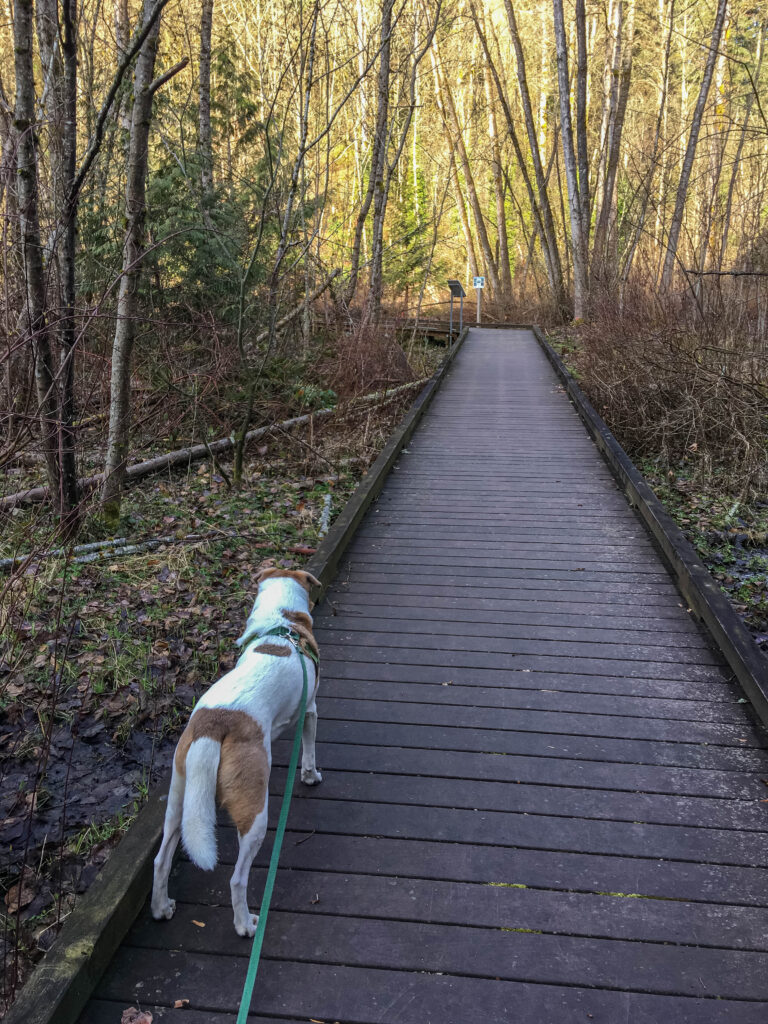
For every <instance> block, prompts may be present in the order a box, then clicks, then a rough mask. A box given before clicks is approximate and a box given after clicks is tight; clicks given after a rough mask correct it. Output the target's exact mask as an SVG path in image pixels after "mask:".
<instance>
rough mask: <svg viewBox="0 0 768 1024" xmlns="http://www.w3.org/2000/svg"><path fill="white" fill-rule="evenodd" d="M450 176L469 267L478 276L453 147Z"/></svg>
mask: <svg viewBox="0 0 768 1024" xmlns="http://www.w3.org/2000/svg"><path fill="white" fill-rule="evenodd" d="M447 132H448V128H447V126H446V135H447ZM450 176H451V184H452V186H453V194H454V196H455V198H456V209H457V210H458V211H459V220H460V221H461V230H462V232H463V234H464V244H465V246H466V250H467V262H468V263H469V269H470V271H471V273H472V276H473V277H477V275H478V274H479V273H480V269H479V265H478V262H477V254H476V252H475V241H474V239H473V238H472V229H471V227H470V224H469V218H468V217H467V207H466V205H465V203H464V194H463V193H462V191H461V182H460V181H459V172H458V169H457V167H456V155H455V153H454V150H453V149H452V150H451V165H450Z"/></svg>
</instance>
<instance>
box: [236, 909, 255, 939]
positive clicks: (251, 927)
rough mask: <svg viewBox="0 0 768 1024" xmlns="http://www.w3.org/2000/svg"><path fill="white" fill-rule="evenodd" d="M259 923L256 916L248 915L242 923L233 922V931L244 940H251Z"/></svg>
mask: <svg viewBox="0 0 768 1024" xmlns="http://www.w3.org/2000/svg"><path fill="white" fill-rule="evenodd" d="M258 923H259V915H258V914H249V915H248V917H246V918H245V920H244V921H237V920H236V921H235V931H236V932H237V934H238V935H241V936H242V937H243V938H244V939H252V938H253V936H254V935H255V934H256V925H257V924H258Z"/></svg>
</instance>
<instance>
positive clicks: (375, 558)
mask: <svg viewBox="0 0 768 1024" xmlns="http://www.w3.org/2000/svg"><path fill="white" fill-rule="evenodd" d="M317 612H318V614H317V617H316V625H317V627H318V631H317V632H318V638H319V641H320V645H321V700H320V701H319V702H318V704H319V712H320V723H319V727H318V764H319V766H320V768H321V769H322V771H323V773H324V778H325V781H324V783H323V785H322V786H321V787H319V788H318V789H317V790H306V789H304V788H303V787H301V786H300V785H299V786H298V790H299V792H298V793H297V795H296V799H295V800H294V803H293V806H292V809H291V817H290V821H289V832H288V834H287V836H286V842H285V847H284V853H283V859H282V867H281V871H280V873H279V875H278V883H277V887H276V891H275V898H274V903H273V909H272V913H271V915H270V923H269V927H268V929H267V937H266V942H265V950H264V958H263V960H262V964H261V967H260V973H259V980H258V982H257V986H256V994H255V999H254V1004H253V1009H254V1015H253V1017H252V1018H251V1019H252V1021H254V1022H257V1024H261V1022H266V1021H276V1020H280V1021H283V1022H288V1024H297V1022H300V1021H301V1022H306V1021H308V1020H315V1021H323V1022H328V1024H332V1022H340V1024H385V1022H386V1024H494V1022H503V1021H515V1022H518V1024H528V1022H530V1024H571V1022H582V1021H583V1022H585V1024H587V1022H594V1024H714V1022H718V1024H720V1022H728V1024H765V1022H766V1021H768V956H767V955H766V950H768V887H767V886H766V881H767V880H768V871H766V866H768V836H767V835H766V832H768V803H766V802H765V801H766V800H767V799H768V786H767V782H768V757H767V756H766V754H765V752H764V751H763V750H762V749H761V744H762V738H761V734H760V733H759V731H758V730H757V729H756V727H755V726H753V724H751V719H750V717H749V713H748V710H747V709H746V708H745V707H744V705H743V703H740V700H739V698H740V697H741V694H740V692H739V691H738V690H737V689H736V688H735V687H734V685H733V684H731V682H729V675H728V672H727V670H726V669H725V668H724V667H723V662H722V659H721V658H720V657H719V655H718V654H717V653H716V652H714V651H713V649H712V647H711V645H710V644H709V642H708V640H707V638H706V637H704V636H703V635H702V634H701V632H700V631H699V630H698V628H697V627H696V625H695V624H694V623H693V622H692V621H691V618H690V616H689V615H688V613H687V612H686V609H685V607H684V605H683V603H682V601H681V599H680V597H679V596H678V593H677V591H676V590H675V587H674V586H673V584H672V582H671V579H670V577H669V576H668V574H667V572H666V570H665V568H664V566H663V564H662V563H661V562H660V560H659V558H658V556H657V555H656V553H655V551H654V548H653V546H652V545H651V543H650V541H649V540H648V538H647V536H646V534H645V532H644V530H643V528H642V526H641V525H640V523H639V522H638V520H637V519H636V517H635V515H634V513H633V512H632V511H631V510H630V509H629V507H628V505H627V502H626V500H625V498H624V497H623V495H622V494H621V493H620V492H619V490H618V489H617V487H616V485H615V484H614V482H613V479H612V477H611V475H610V473H609V471H608V469H607V468H606V466H605V465H604V463H603V462H602V460H601V458H600V457H599V455H598V454H597V451H596V449H595V448H594V446H593V444H592V442H591V441H590V440H589V438H588V437H587V434H586V432H585V430H584V428H583V426H582V425H581V422H580V421H579V419H578V417H577V415H576V413H575V412H574V411H573V409H572V407H571V406H570V404H569V402H568V401H567V399H566V398H565V395H564V393H563V391H562V389H561V387H560V386H559V385H558V384H557V383H556V382H555V379H554V376H553V373H552V371H551V370H550V367H549V364H548V363H547V361H546V359H545V357H544V355H543V354H542V352H541V351H540V349H539V348H538V346H537V345H536V343H535V340H534V338H533V336H532V334H531V333H530V332H528V331H523V330H514V331H513V330H507V331H491V330H486V331H483V330H473V331H472V332H471V334H470V337H469V339H468V341H467V343H466V344H465V346H464V348H463V350H462V351H461V352H460V353H459V356H458V358H457V360H456V363H455V366H454V367H453V369H452V371H451V373H450V375H449V377H448V380H447V381H446V383H445V384H444V386H443V388H442V389H441V391H440V393H439V394H438V395H437V397H436V399H435V402H434V405H433V406H432V408H431V409H430V411H429V413H428V414H427V417H426V419H425V421H424V423H423V424H422V426H421V427H420V429H419V430H418V431H417V433H416V435H415V438H414V440H413V442H412V444H411V447H410V450H409V451H408V452H407V453H405V454H403V456H402V457H401V459H400V461H399V464H398V468H397V469H396V470H395V471H394V472H393V473H392V475H391V477H390V479H389V481H388V482H387V484H386V487H385V490H384V492H383V494H382V496H381V498H380V499H379V501H378V503H377V504H376V505H375V506H374V508H373V509H372V510H371V512H370V513H369V514H368V516H367V518H366V520H365V522H364V524H363V526H362V528H361V530H360V532H359V534H358V536H357V538H356V540H355V542H354V544H353V547H352V548H351V551H350V554H349V557H348V558H347V559H346V560H345V564H344V566H343V567H342V570H341V572H340V575H339V577H338V580H337V582H336V584H335V585H334V586H333V587H332V588H331V590H330V592H329V594H328V597H327V599H326V600H325V601H324V602H323V603H322V605H321V606H320V607H319V608H318V609H317ZM287 758H288V743H287V742H283V743H281V744H280V745H279V747H278V750H277V763H278V764H282V765H285V764H286V763H287ZM284 778H285V773H284V769H282V770H280V769H278V770H277V771H276V772H275V776H274V787H273V791H274V792H275V793H276V794H279V793H281V792H282V788H283V783H284ZM277 808H278V801H277V800H274V799H273V801H272V809H273V811H275V812H276V811H277ZM265 845H266V847H267V848H266V849H265V850H263V851H262V855H261V857H260V859H259V862H258V864H260V865H261V868H258V867H257V868H254V871H253V872H252V878H251V889H252V892H253V896H252V906H253V907H254V908H257V907H258V903H259V900H260V894H261V889H262V886H263V882H264V870H263V868H264V865H265V864H266V862H267V859H268V853H269V849H268V847H269V845H270V844H269V841H268V842H267V844H265ZM222 846H223V848H224V860H225V861H226V862H227V863H225V864H224V866H220V867H219V868H218V869H217V870H216V871H215V872H214V873H213V874H212V875H211V874H203V873H201V872H199V871H197V870H196V869H192V868H191V867H190V865H189V864H188V863H186V862H184V861H181V862H180V863H179V864H178V865H177V867H176V869H175V873H174V875H173V876H172V881H171V894H172V895H174V896H176V898H177V899H178V901H179V905H178V910H177V913H176V917H175V918H174V920H173V921H172V922H170V923H163V924H157V923H155V922H153V921H152V920H151V919H150V918H149V916H148V913H147V911H146V909H145V910H144V911H143V912H142V915H141V916H140V918H139V920H138V922H137V924H136V926H135V927H134V929H133V931H132V932H131V933H130V935H129V937H128V938H127V940H126V942H125V944H124V946H123V947H122V949H121V951H120V953H119V954H118V956H117V958H116V960H115V962H114V963H113V965H112V967H111V968H110V970H109V971H108V973H107V975H106V976H105V978H104V980H103V982H102V983H101V986H100V988H99V989H98V991H97V994H96V997H95V998H94V1000H93V1001H92V1002H91V1004H90V1006H89V1007H88V1009H87V1010H86V1012H85V1013H84V1015H83V1017H82V1022H83V1024H107V1022H109V1024H112V1022H118V1021H119V1020H120V1013H121V1010H122V1009H123V1008H125V1007H127V1006H130V1005H134V1006H137V1005H141V1006H142V1007H144V1008H147V1009H151V1010H152V1012H153V1014H154V1016H155V1021H158V1020H164V1019H166V1018H172V1019H173V1020H179V1021H183V1022H186V1024H203V1022H205V1024H223V1022H224V1021H232V1020H234V1013H235V1011H236V1007H237V1003H238V1000H239V996H240V992H241V987H242V982H243V978H244V975H245V966H246V958H247V956H248V953H249V949H250V943H249V942H247V941H245V940H243V939H238V938H237V936H236V935H235V933H234V930H233V928H232V921H231V909H230V907H229V886H228V875H229V872H230V871H231V863H232V861H233V855H234V836H233V835H232V834H231V832H230V834H228V836H227V838H226V840H225V841H224V842H223V843H222ZM177 999H189V1000H190V1003H191V1009H189V1010H187V1011H185V1012H184V1013H183V1014H179V1011H174V1010H172V1009H169V1007H172V1006H173V1003H174V1001H175V1000H177Z"/></svg>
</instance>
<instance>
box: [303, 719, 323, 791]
mask: <svg viewBox="0 0 768 1024" xmlns="http://www.w3.org/2000/svg"><path fill="white" fill-rule="evenodd" d="M316 733H317V706H316V704H315V701H314V699H313V700H312V703H311V704H310V705H309V706H308V707H307V710H306V712H305V714H304V728H303V730H302V734H301V781H302V782H303V783H304V785H305V786H316V785H317V784H318V782H322V781H323V776H322V775H321V774H320V772H319V771H318V770H317V765H316V764H315V734H316Z"/></svg>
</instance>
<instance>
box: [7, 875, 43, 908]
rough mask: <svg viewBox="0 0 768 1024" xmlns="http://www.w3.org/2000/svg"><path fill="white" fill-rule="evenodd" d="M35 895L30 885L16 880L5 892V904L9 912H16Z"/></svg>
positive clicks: (25, 905) (26, 904) (27, 904)
mask: <svg viewBox="0 0 768 1024" xmlns="http://www.w3.org/2000/svg"><path fill="white" fill-rule="evenodd" d="M36 895H37V893H36V891H35V890H34V889H33V888H32V886H31V885H27V884H26V883H22V884H19V882H17V883H16V884H15V885H12V886H11V888H10V889H9V890H8V892H7V893H6V894H5V905H6V907H8V910H9V912H10V913H11V914H18V912H19V911H20V910H21V909H22V907H27V906H29V904H30V903H31V902H32V900H33V899H34V898H35V896H36Z"/></svg>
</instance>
